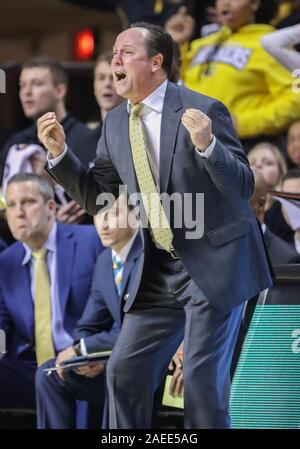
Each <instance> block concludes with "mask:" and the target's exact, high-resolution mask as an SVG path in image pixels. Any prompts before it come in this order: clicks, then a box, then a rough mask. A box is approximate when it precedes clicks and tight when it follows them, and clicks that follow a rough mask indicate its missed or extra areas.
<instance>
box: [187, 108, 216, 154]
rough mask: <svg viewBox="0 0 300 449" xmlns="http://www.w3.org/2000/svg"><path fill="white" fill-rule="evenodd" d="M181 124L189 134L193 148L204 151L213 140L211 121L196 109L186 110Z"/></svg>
mask: <svg viewBox="0 0 300 449" xmlns="http://www.w3.org/2000/svg"><path fill="white" fill-rule="evenodd" d="M181 122H182V124H183V126H184V127H185V128H186V129H187V130H188V132H189V133H190V136H191V139H192V142H193V144H194V145H195V147H197V148H198V150H199V151H205V150H206V149H207V147H209V145H210V144H211V142H212V140H213V135H212V132H211V119H210V118H209V117H207V115H206V114H204V113H203V112H201V111H199V110H198V109H187V110H186V111H185V113H184V114H183V116H182V117H181Z"/></svg>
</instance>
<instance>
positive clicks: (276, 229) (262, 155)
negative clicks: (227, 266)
mask: <svg viewBox="0 0 300 449" xmlns="http://www.w3.org/2000/svg"><path fill="white" fill-rule="evenodd" d="M248 159H249V162H250V165H251V168H254V169H255V170H256V171H257V172H259V173H261V175H262V176H263V178H264V180H265V182H266V184H267V186H268V189H269V190H275V189H277V188H278V187H279V185H280V182H281V178H282V176H283V175H284V174H285V173H286V171H287V167H286V162H285V160H284V158H283V156H282V154H281V152H280V151H279V149H278V148H277V147H276V146H275V145H272V144H271V143H270V142H262V143H260V144H257V145H256V146H255V147H253V148H252V149H251V150H250V152H249V153H248ZM265 222H266V224H267V226H268V227H269V228H270V230H271V231H272V232H273V233H274V234H276V235H278V236H279V237H281V238H282V239H283V240H285V241H287V242H288V243H292V241H293V235H294V233H293V231H292V229H291V228H290V226H288V224H287V223H286V221H285V219H284V217H283V215H282V212H281V204H280V203H279V202H278V201H276V200H275V201H274V200H273V197H272V196H271V195H267V199H266V202H265Z"/></svg>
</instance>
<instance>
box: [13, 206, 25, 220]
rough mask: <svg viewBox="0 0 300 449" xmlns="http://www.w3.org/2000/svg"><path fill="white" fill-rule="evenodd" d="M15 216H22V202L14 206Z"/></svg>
mask: <svg viewBox="0 0 300 449" xmlns="http://www.w3.org/2000/svg"><path fill="white" fill-rule="evenodd" d="M15 212H16V217H24V207H23V205H22V204H17V205H16V208H15Z"/></svg>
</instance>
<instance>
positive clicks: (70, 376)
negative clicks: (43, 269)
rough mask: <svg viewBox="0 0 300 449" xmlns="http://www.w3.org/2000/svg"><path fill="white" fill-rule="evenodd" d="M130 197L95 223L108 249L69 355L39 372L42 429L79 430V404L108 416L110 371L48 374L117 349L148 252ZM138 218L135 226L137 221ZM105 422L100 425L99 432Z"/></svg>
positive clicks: (95, 366)
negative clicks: (65, 362)
mask: <svg viewBox="0 0 300 449" xmlns="http://www.w3.org/2000/svg"><path fill="white" fill-rule="evenodd" d="M129 211H130V206H129V208H128V206H127V197H126V196H125V195H124V194H121V195H120V197H119V199H118V200H117V201H116V202H115V203H114V205H113V206H112V207H111V208H110V209H108V210H106V211H105V212H102V213H101V214H99V215H97V216H96V217H95V226H96V228H97V231H98V233H99V235H100V237H101V241H102V243H103V245H104V246H107V247H109V248H108V249H107V250H106V251H104V252H103V253H102V254H100V256H99V257H98V260H97V263H96V266H95V269H94V275H93V285H92V289H91V293H90V297H89V300H88V303H87V305H86V308H85V310H84V313H83V316H82V317H81V319H80V320H79V322H78V325H77V326H76V327H75V330H74V333H73V335H74V341H73V343H72V345H70V346H69V347H68V348H67V349H65V350H64V351H62V352H61V353H59V354H58V356H57V358H56V360H55V359H52V360H49V361H48V362H46V363H45V364H43V365H42V366H40V367H39V369H38V371H37V376H36V391H37V410H38V427H39V428H52V429H57V428H65V429H66V428H74V427H76V422H75V403H76V399H83V400H87V401H89V402H90V403H92V404H94V405H95V406H96V407H98V408H99V411H100V410H101V411H102V410H103V406H104V401H105V365H104V364H102V363H94V364H92V365H89V366H85V367H80V368H77V369H76V372H75V371H69V370H68V371H67V372H66V371H62V370H60V371H58V372H57V373H56V372H52V374H51V375H50V376H48V375H47V372H46V371H44V370H45V369H46V368H49V367H53V366H54V365H55V364H60V363H61V362H62V361H63V360H66V359H69V358H72V357H74V356H75V355H81V354H83V355H86V354H88V353H92V352H99V351H103V350H106V349H112V347H113V346H114V344H115V342H116V340H117V336H118V333H119V330H120V327H121V322H122V309H123V306H124V304H123V302H124V301H126V297H127V296H128V294H127V292H129V291H130V290H131V287H132V282H133V277H134V276H132V274H133V273H134V272H135V271H136V263H137V260H138V257H139V255H140V253H141V250H142V246H141V240H140V236H139V234H138V231H137V230H136V229H135V228H136V226H135V219H134V215H133V211H132V214H130V220H129V219H128V218H129V213H128V212H129ZM131 218H132V220H131ZM100 424H101V421H100V419H99V422H98V427H100Z"/></svg>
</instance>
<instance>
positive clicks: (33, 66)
mask: <svg viewBox="0 0 300 449" xmlns="http://www.w3.org/2000/svg"><path fill="white" fill-rule="evenodd" d="M67 85H68V80H67V75H66V73H65V70H64V69H63V67H62V66H61V64H60V63H59V62H57V61H55V60H53V59H51V58H48V57H37V58H33V59H31V60H29V61H27V62H26V63H25V64H24V65H23V67H22V70H21V74H20V93H19V95H20V100H21V103H22V107H23V111H24V114H25V116H26V117H27V118H30V119H32V120H33V121H34V122H35V121H36V120H37V118H38V117H40V115H42V114H43V113H44V112H46V111H50V110H55V111H56V113H57V114H58V120H59V121H60V122H61V124H62V126H63V128H64V132H65V134H66V136H69V138H70V144H69V145H70V149H71V150H72V151H73V152H74V153H75V154H76V155H77V156H78V157H79V159H80V160H81V162H82V163H83V164H84V166H85V167H88V165H89V163H90V162H91V161H92V160H93V159H94V158H95V156H96V146H97V141H98V138H97V136H96V135H94V134H93V132H92V131H91V130H90V129H88V128H87V127H86V126H85V125H84V124H83V123H81V122H79V121H78V120H76V119H75V118H74V117H73V116H72V115H71V114H68V113H67V111H66V107H65V97H66V94H67ZM0 157H1V163H0V165H1V167H0V172H1V175H0V176H1V177H2V184H3V191H4V193H5V189H6V185H7V181H8V180H9V178H10V177H11V176H13V175H14V174H16V173H18V172H34V173H36V174H38V175H41V176H44V177H46V178H47V179H48V180H50V179H51V177H50V176H49V175H48V174H47V172H46V171H45V170H44V166H45V163H46V153H45V151H44V148H43V147H42V144H41V143H40V142H39V140H38V137H37V133H36V125H35V123H34V124H32V125H31V126H30V127H28V128H26V129H25V130H23V131H20V132H18V133H16V134H14V135H13V136H12V137H11V138H10V139H9V140H8V141H7V142H6V144H5V146H4V148H3V150H2V153H1V156H0ZM4 167H5V168H4ZM50 182H51V183H52V184H53V186H54V189H55V194H56V196H55V199H56V203H57V204H58V205H59V206H60V207H59V210H58V216H57V219H58V220H59V221H61V222H63V223H68V224H73V223H79V222H82V220H83V219H84V210H83V209H82V208H81V207H80V206H79V205H78V204H76V203H75V202H74V201H71V202H69V201H70V199H69V197H67V196H66V195H65V193H64V191H63V189H62V188H61V187H60V186H58V184H55V183H54V181H53V180H51V181H50Z"/></svg>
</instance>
